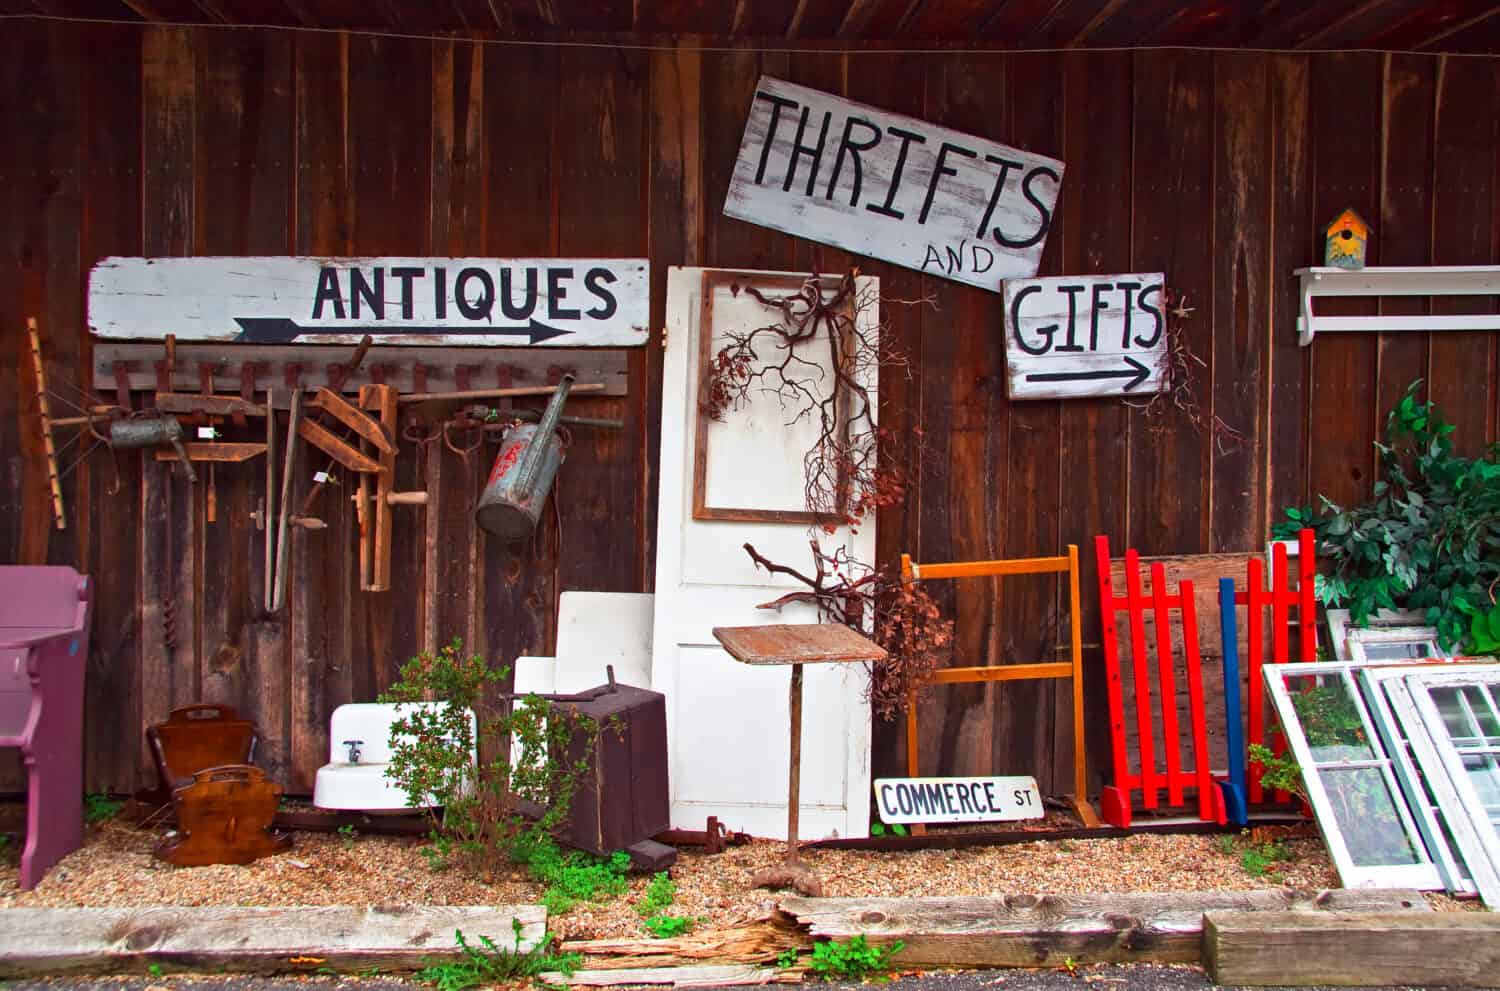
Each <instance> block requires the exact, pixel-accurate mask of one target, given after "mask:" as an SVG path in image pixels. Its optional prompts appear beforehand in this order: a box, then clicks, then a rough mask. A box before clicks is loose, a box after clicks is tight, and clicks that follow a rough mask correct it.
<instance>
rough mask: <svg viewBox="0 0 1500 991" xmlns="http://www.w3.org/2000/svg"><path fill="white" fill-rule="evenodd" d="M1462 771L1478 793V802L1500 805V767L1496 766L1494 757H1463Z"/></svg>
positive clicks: (1489, 805)
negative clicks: (1466, 774)
mask: <svg viewBox="0 0 1500 991" xmlns="http://www.w3.org/2000/svg"><path fill="white" fill-rule="evenodd" d="M1464 771H1465V772H1467V773H1468V775H1469V781H1470V782H1471V783H1472V784H1473V785H1474V791H1475V792H1477V793H1478V795H1479V804H1481V805H1484V806H1487V807H1491V808H1495V807H1500V768H1497V767H1496V763H1495V758H1493V757H1465V758H1464ZM1491 818H1493V816H1492V817H1491Z"/></svg>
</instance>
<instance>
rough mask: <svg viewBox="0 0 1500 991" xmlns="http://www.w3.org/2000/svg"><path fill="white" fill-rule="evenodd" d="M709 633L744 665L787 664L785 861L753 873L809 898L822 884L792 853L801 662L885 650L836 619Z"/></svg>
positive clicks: (863, 657)
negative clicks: (788, 756)
mask: <svg viewBox="0 0 1500 991" xmlns="http://www.w3.org/2000/svg"><path fill="white" fill-rule="evenodd" d="M714 637H715V638H716V639H717V640H718V641H719V643H721V644H723V645H724V649H725V650H726V651H728V652H729V656H730V657H733V658H734V659H735V660H737V661H741V662H743V663H745V664H790V665H791V666H792V686H791V692H790V695H789V701H790V703H791V743H792V756H791V770H790V772H789V774H788V778H789V781H788V787H787V810H786V859H785V861H784V863H783V866H781V867H771V868H767V869H765V870H762V871H758V872H757V873H756V875H755V878H754V883H755V886H756V887H757V888H784V887H791V888H795V889H796V890H797V891H799V892H801V893H802V894H804V895H807V896H808V897H809V898H817V897H820V896H821V895H822V894H823V884H822V882H821V881H819V880H818V876H817V875H816V874H814V873H813V872H812V869H811V868H809V867H808V866H807V865H806V864H804V863H803V862H802V859H801V858H800V857H798V856H797V818H798V806H799V805H800V803H801V785H802V665H804V664H816V663H843V664H848V663H851V662H856V661H883V660H885V657H886V653H885V650H884V649H883V648H881V647H879V646H877V645H876V644H874V643H872V642H871V641H870V640H869V639H867V638H865V637H863V636H861V635H860V634H858V633H856V632H854V631H853V630H851V629H849V627H847V626H843V625H841V624H838V623H801V624H786V625H781V626H716V627H714Z"/></svg>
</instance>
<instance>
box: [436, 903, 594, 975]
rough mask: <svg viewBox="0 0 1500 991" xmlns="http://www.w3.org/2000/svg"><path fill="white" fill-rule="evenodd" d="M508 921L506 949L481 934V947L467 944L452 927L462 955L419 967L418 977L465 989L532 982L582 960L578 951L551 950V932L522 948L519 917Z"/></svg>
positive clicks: (566, 971) (569, 969) (567, 969)
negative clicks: (509, 943) (511, 938)
mask: <svg viewBox="0 0 1500 991" xmlns="http://www.w3.org/2000/svg"><path fill="white" fill-rule="evenodd" d="M510 924H511V928H512V929H513V930H514V931H515V943H514V945H513V946H511V947H510V948H509V949H507V948H504V947H501V946H497V945H496V944H495V942H494V940H492V939H490V938H489V937H488V936H483V935H481V936H480V937H479V942H480V946H477V947H476V946H470V945H469V942H468V940H466V939H465V938H464V934H463V930H455V931H454V933H453V936H454V938H455V939H456V940H457V942H458V948H459V949H460V950H462V951H463V958H462V959H461V960H458V961H456V962H454V963H443V964H436V965H434V966H432V967H427V968H424V969H422V970H419V971H417V979H418V980H422V981H427V982H428V983H430V984H435V985H437V988H438V991H465V989H467V988H473V987H478V986H479V985H481V984H499V983H502V982H505V981H531V980H535V979H536V978H537V977H538V976H539V975H541V974H543V973H547V972H549V971H557V972H559V973H561V974H565V975H571V974H572V973H573V972H574V971H575V970H576V969H577V968H578V964H579V963H580V962H581V961H582V960H583V955H582V954H579V953H553V952H552V934H551V933H548V934H546V935H545V936H543V937H542V940H541V942H540V943H538V944H537V945H536V946H534V947H532V948H531V949H529V950H522V949H521V928H522V927H521V920H520V919H512V920H511V923H510Z"/></svg>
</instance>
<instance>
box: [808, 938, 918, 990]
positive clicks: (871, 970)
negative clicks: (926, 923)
mask: <svg viewBox="0 0 1500 991" xmlns="http://www.w3.org/2000/svg"><path fill="white" fill-rule="evenodd" d="M905 945H906V944H905V943H902V942H901V941H900V940H897V941H896V942H894V943H889V944H886V945H882V946H871V945H870V943H869V941H868V940H866V939H865V936H864V934H863V933H861V934H860V935H858V936H854V937H851V938H850V939H849V940H847V941H845V942H842V943H841V942H839V941H838V940H832V939H830V940H824V941H821V942H818V943H814V944H813V952H812V959H811V960H810V961H809V963H808V966H809V967H810V968H811V969H812V972H813V973H814V974H817V975H818V976H819V977H821V978H822V979H823V980H825V981H831V980H853V981H862V980H866V979H869V978H879V977H883V976H885V972H886V971H887V970H889V969H890V963H891V957H893V956H895V955H896V954H897V953H898V952H900V950H901V948H902V947H903V946H905Z"/></svg>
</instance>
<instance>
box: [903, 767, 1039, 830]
mask: <svg viewBox="0 0 1500 991" xmlns="http://www.w3.org/2000/svg"><path fill="white" fill-rule="evenodd" d="M875 805H876V809H877V810H878V811H879V813H880V821H881V822H1010V821H1014V820H1017V819H1040V818H1042V817H1043V816H1044V815H1045V814H1046V810H1045V809H1043V808H1042V795H1041V792H1039V791H1038V790H1037V787H1036V778H1033V777H1028V776H1024V775H1011V776H1008V777H999V778H994V777H982V778H879V779H877V780H876V782H875Z"/></svg>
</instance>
